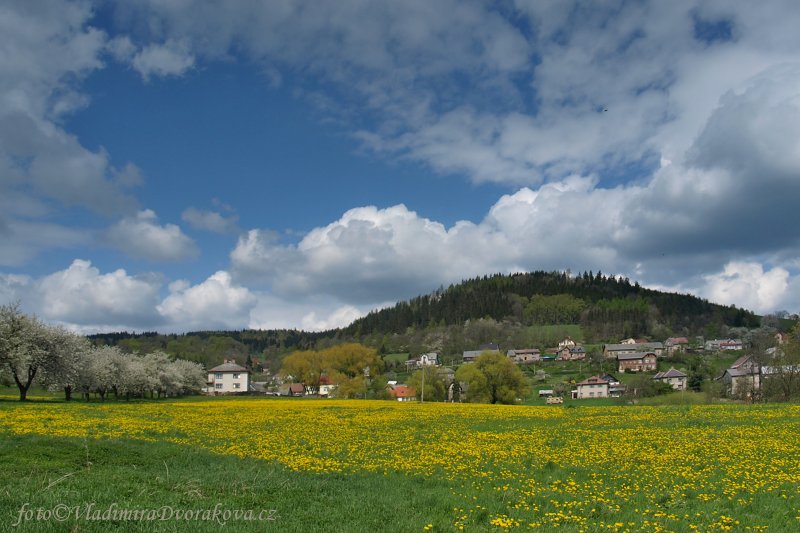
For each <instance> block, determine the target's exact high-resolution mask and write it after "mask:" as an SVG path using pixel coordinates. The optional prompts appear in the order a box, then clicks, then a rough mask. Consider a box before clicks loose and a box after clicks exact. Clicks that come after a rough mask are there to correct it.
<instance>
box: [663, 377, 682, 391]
mask: <svg viewBox="0 0 800 533" xmlns="http://www.w3.org/2000/svg"><path fill="white" fill-rule="evenodd" d="M658 381H661V382H663V383H666V384H668V385H669V386H670V387H672V388H673V389H675V390H686V378H666V379H663V378H662V379H659V380H658Z"/></svg>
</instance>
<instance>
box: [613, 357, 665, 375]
mask: <svg viewBox="0 0 800 533" xmlns="http://www.w3.org/2000/svg"><path fill="white" fill-rule="evenodd" d="M657 366H658V365H657V364H656V358H655V357H654V356H646V357H644V358H643V359H623V360H621V361H619V371H620V372H625V370H631V371H633V372H650V371H653V370H655V369H656V368H657Z"/></svg>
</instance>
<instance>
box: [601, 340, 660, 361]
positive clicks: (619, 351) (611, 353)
mask: <svg viewBox="0 0 800 533" xmlns="http://www.w3.org/2000/svg"><path fill="white" fill-rule="evenodd" d="M637 353H653V354H655V355H656V357H661V355H662V354H663V353H664V345H663V344H662V343H660V342H639V343H631V344H622V343H620V344H604V345H603V356H604V357H605V358H606V359H616V358H617V356H618V355H628V354H637Z"/></svg>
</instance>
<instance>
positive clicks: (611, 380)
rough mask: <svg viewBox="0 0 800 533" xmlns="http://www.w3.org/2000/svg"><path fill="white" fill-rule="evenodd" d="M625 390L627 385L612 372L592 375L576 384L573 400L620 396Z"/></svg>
mask: <svg viewBox="0 0 800 533" xmlns="http://www.w3.org/2000/svg"><path fill="white" fill-rule="evenodd" d="M624 392H625V385H623V384H622V383H620V382H619V380H618V379H617V378H615V377H614V376H612V375H611V374H605V375H602V376H599V375H598V376H592V377H590V378H588V379H585V380H583V381H581V382H580V383H578V384H576V385H575V390H573V391H572V399H573V400H585V399H588V398H619V397H620V396H622V394H623V393H624Z"/></svg>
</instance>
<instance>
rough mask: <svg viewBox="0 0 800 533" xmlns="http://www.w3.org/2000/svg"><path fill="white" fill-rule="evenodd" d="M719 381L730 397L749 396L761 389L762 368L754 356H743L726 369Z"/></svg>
mask: <svg viewBox="0 0 800 533" xmlns="http://www.w3.org/2000/svg"><path fill="white" fill-rule="evenodd" d="M717 380H719V381H721V382H722V383H723V384H724V385H725V389H726V392H727V393H728V395H730V396H742V395H749V394H751V393H752V392H755V391H758V390H760V389H761V368H760V367H759V365H758V363H757V362H756V361H754V360H753V358H752V356H749V355H743V356H742V357H740V358H739V359H737V360H736V361H734V363H733V364H732V365H731V366H730V367H728V368H726V369H725V372H723V373H722V375H721V376H720V377H718V378H717Z"/></svg>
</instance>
